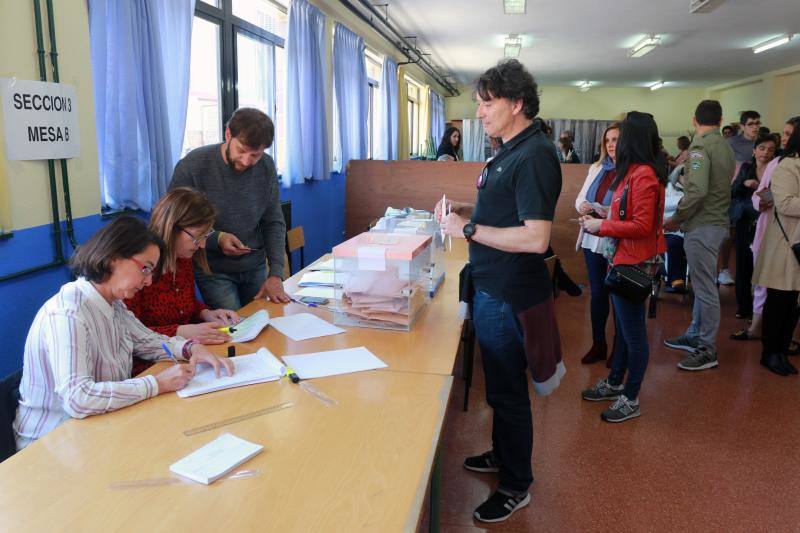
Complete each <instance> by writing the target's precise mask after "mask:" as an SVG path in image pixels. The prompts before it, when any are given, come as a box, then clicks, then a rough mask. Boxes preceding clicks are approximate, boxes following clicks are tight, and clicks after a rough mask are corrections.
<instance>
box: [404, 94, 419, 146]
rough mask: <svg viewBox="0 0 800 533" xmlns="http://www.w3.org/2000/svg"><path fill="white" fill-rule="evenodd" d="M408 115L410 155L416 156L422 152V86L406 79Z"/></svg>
mask: <svg viewBox="0 0 800 533" xmlns="http://www.w3.org/2000/svg"><path fill="white" fill-rule="evenodd" d="M406 94H407V97H406V117H407V119H408V147H409V154H408V155H409V156H411V157H415V156H418V155H419V154H420V151H421V147H420V126H421V124H420V107H421V101H420V100H421V98H420V94H421V87H420V86H419V85H418V84H416V83H414V82H412V81H406Z"/></svg>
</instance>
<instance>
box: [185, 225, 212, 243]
mask: <svg viewBox="0 0 800 533" xmlns="http://www.w3.org/2000/svg"><path fill="white" fill-rule="evenodd" d="M178 229H179V230H181V231H182V232H184V233H185V234H186V235H188V236H189V237H191V238H192V244H194V245H195V246H197V245H198V244H200V243H201V242H203V241H205V240H207V239H208V238H209V237H211V235H213V234H214V228H211V229H210V230H208V231H207V232H205V233H204V234H202V235H200V236H199V237H195V236H194V235H192V234H191V233H189V232H188V231H187V230H186V229H184V228H182V227H180V226H178Z"/></svg>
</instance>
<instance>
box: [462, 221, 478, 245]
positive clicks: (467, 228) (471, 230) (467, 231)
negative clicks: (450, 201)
mask: <svg viewBox="0 0 800 533" xmlns="http://www.w3.org/2000/svg"><path fill="white" fill-rule="evenodd" d="M473 235H475V224H473V223H472V222H467V223H466V224H464V238H465V239H467V240H468V241H470V242H472V236H473Z"/></svg>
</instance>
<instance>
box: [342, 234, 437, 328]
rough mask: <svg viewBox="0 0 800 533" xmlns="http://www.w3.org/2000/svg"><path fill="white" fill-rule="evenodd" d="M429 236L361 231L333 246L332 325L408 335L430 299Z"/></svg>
mask: <svg viewBox="0 0 800 533" xmlns="http://www.w3.org/2000/svg"><path fill="white" fill-rule="evenodd" d="M431 240H432V239H431V236H430V235H409V234H396V233H380V232H366V233H362V234H361V235H357V236H355V237H353V238H352V239H350V240H348V241H345V242H343V243H342V244H340V245H338V246H334V248H333V261H334V282H335V295H336V300H337V306H336V308H335V311H334V314H333V323H334V324H336V325H338V326H360V327H369V328H383V329H394V330H402V331H408V330H410V329H411V326H412V324H413V323H414V319H415V318H416V317H417V315H418V314H419V312H420V310H421V309H422V308H423V307H424V305H425V304H426V303H427V302H428V301H429V299H430V296H429V286H430V274H429V268H430V264H431Z"/></svg>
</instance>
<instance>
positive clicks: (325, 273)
mask: <svg viewBox="0 0 800 533" xmlns="http://www.w3.org/2000/svg"><path fill="white" fill-rule="evenodd" d="M335 285H336V283H334V281H333V271H332V270H320V271H313V272H306V273H305V274H303V277H302V278H300V283H298V284H297V286H298V287H334V286H335Z"/></svg>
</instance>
